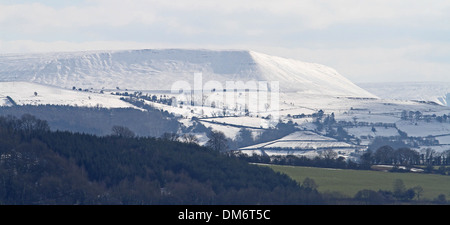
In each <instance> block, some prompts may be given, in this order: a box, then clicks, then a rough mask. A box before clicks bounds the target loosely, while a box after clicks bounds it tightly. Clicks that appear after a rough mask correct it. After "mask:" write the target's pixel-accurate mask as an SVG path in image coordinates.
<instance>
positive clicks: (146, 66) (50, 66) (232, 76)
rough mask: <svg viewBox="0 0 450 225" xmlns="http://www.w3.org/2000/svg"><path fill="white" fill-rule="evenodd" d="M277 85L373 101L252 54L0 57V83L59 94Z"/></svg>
mask: <svg viewBox="0 0 450 225" xmlns="http://www.w3.org/2000/svg"><path fill="white" fill-rule="evenodd" d="M200 72H201V73H202V74H203V83H206V82H207V81H209V80H214V81H219V82H221V83H222V84H223V85H225V82H226V81H244V82H246V81H249V80H254V81H278V82H279V84H280V89H281V91H286V92H302V93H309V94H311V93H313V94H320V95H332V96H352V97H375V96H374V95H372V94H370V93H369V92H367V91H365V90H363V89H361V88H359V87H358V86H356V85H355V84H353V83H352V82H350V81H349V80H348V79H346V78H345V77H343V76H342V75H340V74H339V73H338V72H336V71H335V70H334V69H331V68H329V67H326V66H323V65H319V64H314V63H305V62H301V61H297V60H291V59H284V58H280V57H275V56H269V55H265V54H262V53H256V52H253V51H233V50H229V51H213V50H182V49H164V50H130V51H93V52H67V53H43V54H22V55H20V54H10V55H1V56H0V81H3V82H5V81H25V82H35V83H40V84H47V85H53V86H57V87H62V88H68V89H72V87H74V86H75V87H77V88H82V89H90V88H93V89H97V90H100V89H112V90H115V89H116V88H121V89H130V90H170V89H171V86H172V84H174V83H175V82H176V81H187V82H189V83H190V84H193V77H194V76H193V75H194V73H200Z"/></svg>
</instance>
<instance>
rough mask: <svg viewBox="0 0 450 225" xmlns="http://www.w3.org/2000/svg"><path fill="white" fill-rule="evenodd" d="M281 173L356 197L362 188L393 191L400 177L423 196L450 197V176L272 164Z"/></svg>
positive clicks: (430, 197)
mask: <svg viewBox="0 0 450 225" xmlns="http://www.w3.org/2000/svg"><path fill="white" fill-rule="evenodd" d="M270 167H271V168H272V169H273V170H275V171H278V172H282V173H286V174H287V175H289V176H290V177H292V178H293V179H295V180H296V181H298V182H302V181H303V180H304V179H305V178H306V177H309V178H312V179H314V181H315V182H316V183H317V184H318V185H319V191H321V192H324V191H338V192H340V193H342V194H345V195H348V196H354V195H355V194H356V193H357V192H358V191H359V190H362V189H370V190H375V191H377V190H379V189H383V190H392V187H393V183H394V181H395V180H396V179H401V180H403V182H404V183H405V185H406V187H407V188H412V187H414V186H418V185H419V186H421V187H422V188H423V189H424V192H423V193H422V195H423V198H427V199H434V198H436V197H437V196H438V195H439V194H445V195H446V196H447V198H448V197H449V196H450V176H443V175H434V174H413V173H387V172H378V171H364V170H336V169H326V168H310V167H293V166H278V165H270Z"/></svg>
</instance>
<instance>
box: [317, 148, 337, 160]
mask: <svg viewBox="0 0 450 225" xmlns="http://www.w3.org/2000/svg"><path fill="white" fill-rule="evenodd" d="M320 156H321V157H322V158H324V159H335V158H337V156H338V154H337V153H336V152H335V151H334V150H332V149H326V150H323V151H322V152H320Z"/></svg>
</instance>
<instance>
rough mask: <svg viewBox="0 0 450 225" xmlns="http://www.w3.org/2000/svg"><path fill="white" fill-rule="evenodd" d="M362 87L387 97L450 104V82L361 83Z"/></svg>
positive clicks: (381, 96)
mask: <svg viewBox="0 0 450 225" xmlns="http://www.w3.org/2000/svg"><path fill="white" fill-rule="evenodd" d="M359 86H360V87H362V88H364V89H366V90H368V91H369V92H371V93H374V94H375V95H377V96H379V97H380V98H385V99H399V100H418V101H432V102H435V103H437V104H441V105H447V106H450V81H449V82H406V83H361V84H359Z"/></svg>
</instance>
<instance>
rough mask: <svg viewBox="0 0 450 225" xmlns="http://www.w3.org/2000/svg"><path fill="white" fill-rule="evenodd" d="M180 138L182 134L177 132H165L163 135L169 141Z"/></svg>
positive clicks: (162, 137)
mask: <svg viewBox="0 0 450 225" xmlns="http://www.w3.org/2000/svg"><path fill="white" fill-rule="evenodd" d="M178 138H180V136H179V135H178V134H176V133H164V134H163V135H162V136H161V139H163V140H167V141H178Z"/></svg>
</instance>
